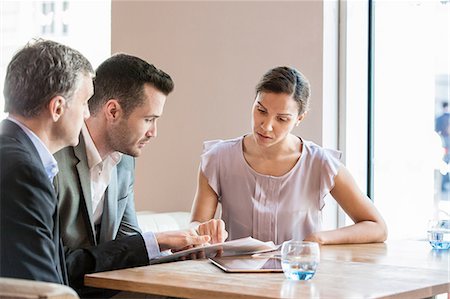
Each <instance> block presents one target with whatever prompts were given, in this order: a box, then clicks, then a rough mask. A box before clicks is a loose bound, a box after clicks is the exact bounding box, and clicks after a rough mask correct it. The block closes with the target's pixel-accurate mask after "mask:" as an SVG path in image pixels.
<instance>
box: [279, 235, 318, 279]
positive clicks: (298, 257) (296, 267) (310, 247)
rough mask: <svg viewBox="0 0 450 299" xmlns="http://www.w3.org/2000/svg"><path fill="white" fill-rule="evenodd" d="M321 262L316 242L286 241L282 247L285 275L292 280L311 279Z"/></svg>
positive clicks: (282, 263) (282, 262)
mask: <svg viewBox="0 0 450 299" xmlns="http://www.w3.org/2000/svg"><path fill="white" fill-rule="evenodd" d="M319 262H320V249H319V244H318V243H316V242H304V241H292V240H291V241H286V242H284V243H283V246H282V247H281V265H282V268H283V272H284V275H285V276H286V277H287V278H288V279H291V280H309V279H311V278H312V277H313V276H314V274H315V273H316V269H317V266H318V265H319Z"/></svg>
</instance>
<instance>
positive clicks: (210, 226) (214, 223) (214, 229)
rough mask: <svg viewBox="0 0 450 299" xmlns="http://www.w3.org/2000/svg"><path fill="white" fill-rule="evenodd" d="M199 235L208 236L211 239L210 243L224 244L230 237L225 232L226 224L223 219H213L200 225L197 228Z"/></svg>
mask: <svg viewBox="0 0 450 299" xmlns="http://www.w3.org/2000/svg"><path fill="white" fill-rule="evenodd" d="M197 233H198V234H199V235H201V236H202V235H207V236H210V237H211V240H210V243H211V244H214V243H222V242H224V241H225V240H226V239H227V237H228V232H227V231H226V230H225V223H224V222H223V220H222V219H211V220H208V221H206V222H203V223H200V224H199V225H198V226H197Z"/></svg>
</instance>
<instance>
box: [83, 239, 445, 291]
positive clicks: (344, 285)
mask: <svg viewBox="0 0 450 299" xmlns="http://www.w3.org/2000/svg"><path fill="white" fill-rule="evenodd" d="M449 261H450V251H449V250H447V251H436V250H432V249H431V247H430V246H429V244H428V243H427V242H418V241H400V242H388V243H382V244H364V245H333V246H331V245H329V246H322V247H321V262H320V265H319V268H318V270H317V273H316V275H315V276H314V278H313V279H312V280H310V281H299V282H296V281H289V280H287V279H285V278H284V275H283V274H282V273H266V274H263V273H258V274H228V273H224V272H222V271H221V270H220V269H218V268H217V267H215V266H214V265H212V264H211V263H210V262H208V261H207V260H193V261H184V262H174V263H167V264H160V265H152V266H146V267H139V268H131V269H123V270H116V271H110V272H103V273H95V274H89V275H86V277H85V283H86V285H88V286H92V287H101V288H110V289H115V290H122V291H132V292H141V293H149V294H157V295H165V296H174V297H183V298H214V299H219V298H424V297H431V296H433V295H437V294H441V293H447V292H450V264H449Z"/></svg>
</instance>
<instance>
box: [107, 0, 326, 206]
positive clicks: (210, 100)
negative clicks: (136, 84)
mask: <svg viewBox="0 0 450 299" xmlns="http://www.w3.org/2000/svg"><path fill="white" fill-rule="evenodd" d="M323 9H324V7H323V3H322V1H295V2H276V1H273V2H255V1H253V2H230V1H220V2H218V1H215V2H211V1H209V2H189V1H181V2H173V1H167V2H156V1H136V2H133V1H113V3H112V52H113V53H116V52H126V53H129V54H134V55H137V56H139V57H141V58H143V59H146V60H147V61H149V62H151V63H154V64H155V65H156V66H157V67H159V68H161V69H163V70H165V71H166V72H168V73H169V74H170V75H171V76H172V78H173V79H174V81H175V91H174V92H173V94H171V95H170V96H169V98H168V101H167V104H166V107H165V110H164V115H163V117H162V118H161V119H160V121H159V127H158V138H156V139H154V140H153V141H152V142H151V143H150V145H149V146H148V147H147V148H146V149H145V150H144V153H143V155H142V156H141V157H139V158H138V159H137V168H136V188H135V193H136V207H137V210H143V209H147V210H153V211H171V210H185V211H189V210H190V207H191V203H192V199H193V196H194V194H195V188H196V177H197V169H198V163H199V156H200V154H201V152H202V142H203V141H204V140H208V139H225V138H233V137H237V136H240V135H242V134H245V133H247V132H249V131H250V129H251V127H250V119H251V105H252V102H253V99H254V86H255V85H256V83H257V82H258V80H259V78H260V77H261V76H262V74H263V73H264V72H265V71H266V70H268V69H269V68H271V67H274V66H278V65H290V66H294V67H296V68H298V69H299V70H301V71H302V72H303V73H304V74H305V75H306V76H307V77H308V78H309V79H310V81H311V84H312V91H313V96H312V105H311V111H310V113H309V115H308V117H307V119H306V120H305V121H304V122H303V124H302V125H301V126H300V127H299V129H298V131H296V132H295V133H297V134H299V135H301V136H302V137H304V138H306V139H311V140H313V141H315V142H317V143H319V144H323V143H324V140H323V136H324V135H326V134H324V132H325V131H324V129H323V123H324V121H323V115H327V111H326V109H324V105H323V100H322V94H323V92H322V91H323V90H326V93H327V94H329V93H330V90H329V89H328V88H327V86H326V84H327V83H326V82H324V79H323V78H324V75H323V69H326V66H324V64H323V63H324V61H327V60H326V59H325V60H324V51H323V37H324V33H323V32H324V30H323V24H324V23H323V14H324V13H323ZM333 92H334V91H332V92H331V94H333ZM325 107H326V106H325Z"/></svg>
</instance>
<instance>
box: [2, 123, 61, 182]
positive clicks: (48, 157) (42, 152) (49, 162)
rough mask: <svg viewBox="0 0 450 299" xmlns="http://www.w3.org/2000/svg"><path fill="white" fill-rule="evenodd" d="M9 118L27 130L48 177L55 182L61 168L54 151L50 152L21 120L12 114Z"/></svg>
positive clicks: (26, 132)
mask: <svg viewBox="0 0 450 299" xmlns="http://www.w3.org/2000/svg"><path fill="white" fill-rule="evenodd" d="M7 119H8V120H10V121H12V122H13V123H15V124H16V125H18V126H19V127H20V128H21V129H22V130H23V131H24V132H25V134H27V136H28V138H30V140H31V142H32V143H33V145H34V147H35V148H36V150H37V152H38V153H39V157H40V159H41V162H42V165H43V166H44V169H45V173H46V174H47V177H48V179H49V180H50V182H53V179H54V178H55V176H56V174H57V173H58V171H59V169H58V162H56V160H55V157H53V155H52V153H50V150H49V149H48V148H47V146H46V145H45V144H44V143H43V142H42V140H41V139H40V138H39V137H38V136H37V135H36V134H35V133H34V132H33V131H31V130H30V129H28V128H27V127H26V126H25V125H24V124H23V123H21V122H20V121H19V120H17V119H15V118H13V117H12V116H8V117H7Z"/></svg>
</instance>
